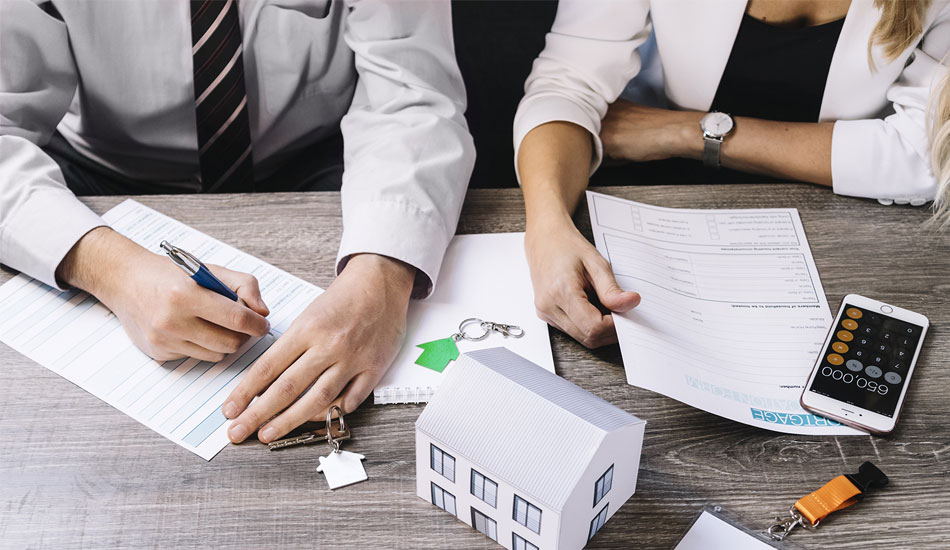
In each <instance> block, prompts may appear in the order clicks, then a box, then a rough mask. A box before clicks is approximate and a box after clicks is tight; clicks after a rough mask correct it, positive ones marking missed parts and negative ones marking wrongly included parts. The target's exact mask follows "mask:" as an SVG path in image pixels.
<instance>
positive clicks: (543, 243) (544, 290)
mask: <svg viewBox="0 0 950 550" xmlns="http://www.w3.org/2000/svg"><path fill="white" fill-rule="evenodd" d="M525 253H526V255H527V257H528V266H529V267H530V270H531V282H532V284H533V285H534V303H535V307H536V308H537V310H538V316H539V317H540V318H541V319H543V320H544V321H546V322H547V323H549V324H551V325H553V326H555V327H557V328H559V329H560V330H562V331H563V332H566V333H568V334H570V335H571V336H573V337H574V338H575V339H576V340H577V341H578V342H580V343H581V344H583V345H584V346H586V347H588V348H596V347H600V346H603V345H606V344H612V343H614V342H616V341H617V333H616V330H615V329H614V321H613V318H612V317H611V316H610V313H606V314H605V313H603V312H602V311H601V310H600V309H598V307H597V306H595V305H594V304H592V303H591V296H592V295H594V294H596V296H597V298H598V299H599V300H600V303H601V304H602V305H603V306H604V307H606V308H607V309H609V310H610V311H613V312H617V313H623V312H626V311H630V310H631V309H633V308H634V307H636V306H637V304H639V303H640V295H639V294H637V293H636V292H629V291H625V290H623V289H621V288H620V286H619V285H618V284H617V281H616V279H614V274H613V272H612V271H611V269H610V264H609V263H607V260H605V259H604V257H603V256H601V255H600V253H599V252H597V249H596V248H594V247H593V246H592V245H591V244H590V243H589V242H588V241H587V239H585V238H584V236H583V235H581V234H580V232H579V231H578V230H577V228H575V227H574V223H573V222H572V221H571V219H570V217H566V216H565V217H564V218H563V219H555V218H554V217H553V216H552V217H550V218H548V219H543V220H540V221H536V222H533V223H531V224H529V225H528V231H527V234H526V236H525Z"/></svg>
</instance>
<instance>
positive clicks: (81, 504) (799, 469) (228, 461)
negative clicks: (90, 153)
mask: <svg viewBox="0 0 950 550" xmlns="http://www.w3.org/2000/svg"><path fill="white" fill-rule="evenodd" d="M601 191H603V192H606V193H610V194H615V195H619V196H622V197H625V198H630V199H634V200H639V201H644V202H648V203H651V204H657V205H663V206H679V207H713V208H753V207H787V206H797V207H798V208H799V210H800V212H801V217H802V220H803V222H804V224H805V229H806V231H807V232H808V238H809V241H810V242H811V247H812V250H813V251H814V256H815V260H816V262H817V264H818V269H819V271H820V272H821V277H822V281H823V283H824V287H825V291H826V292H827V293H828V301H829V303H830V304H832V308H836V307H837V305H838V303H839V302H840V300H841V298H842V297H843V296H844V295H845V294H847V293H849V292H857V293H861V294H865V295H867V296H871V297H875V298H878V299H881V300H884V301H888V302H891V303H894V304H900V305H902V306H904V307H907V308H909V309H912V310H915V311H919V312H921V313H924V314H925V315H927V316H928V317H930V320H931V322H932V324H933V325H932V332H931V333H930V336H929V338H928V341H927V343H926V345H925V346H924V350H923V353H922V356H921V359H920V362H919V364H918V370H917V375H916V377H915V379H914V381H913V382H912V384H911V387H910V392H909V397H908V399H907V403H906V408H905V410H904V414H903V416H902V418H901V420H900V422H899V424H898V428H897V430H896V432H895V433H894V434H892V435H891V436H889V437H886V438H878V437H833V438H832V437H828V438H822V437H806V436H796V435H782V434H778V433H772V432H768V431H764V430H760V429H756V428H751V427H748V426H745V425H743V424H738V423H735V422H731V421H728V420H723V419H721V418H718V417H716V416H713V415H711V414H707V413H704V412H702V411H699V410H696V409H693V408H691V407H688V406H685V405H683V404H681V403H679V402H677V401H674V400H672V399H669V398H666V397H663V396H660V395H657V394H654V393H651V392H649V391H646V390H642V389H639V388H635V387H632V386H628V385H627V384H625V383H624V374H623V367H622V364H621V359H620V351H619V348H618V347H617V346H611V347H607V348H603V349H599V350H594V351H588V350H586V349H584V348H582V347H581V346H579V345H578V344H576V343H575V342H573V341H572V340H570V339H569V338H567V337H565V336H564V335H563V334H561V333H559V332H557V331H554V330H552V338H551V340H552V344H553V346H554V356H555V360H556V364H557V369H558V373H559V374H561V375H562V376H564V377H565V378H567V379H568V380H571V381H572V382H574V383H576V384H579V385H580V386H582V387H584V388H586V389H588V390H590V391H592V392H594V393H596V394H597V395H600V396H602V397H603V398H605V399H607V400H609V401H611V402H612V403H614V404H616V405H618V406H619V407H621V408H623V409H625V410H627V411H630V412H631V413H634V414H636V415H638V416H640V417H641V418H644V419H646V420H647V422H648V424H647V435H646V440H645V442H644V449H643V458H642V460H641V463H640V478H639V481H638V485H637V492H636V494H635V495H634V496H633V498H631V499H630V501H629V502H627V504H626V505H625V506H623V508H621V509H620V510H619V512H618V513H617V514H616V515H615V516H614V517H613V518H612V519H611V520H610V521H609V522H608V523H607V525H606V526H605V527H604V528H603V529H602V530H601V532H600V533H599V534H598V535H597V537H596V538H595V539H594V540H593V541H592V542H591V545H590V547H591V548H669V547H670V546H671V545H672V544H674V542H675V541H676V540H677V538H678V537H679V535H680V534H681V533H682V532H683V531H684V529H685V528H686V527H687V525H688V524H689V522H690V521H691V519H692V518H693V516H694V515H695V514H696V513H697V511H698V510H699V508H700V507H701V506H702V504H703V503H706V502H715V503H720V504H723V505H725V506H726V507H727V509H729V510H730V511H732V512H735V513H738V514H740V515H742V516H744V517H745V518H746V519H747V520H748V522H749V523H750V524H754V525H759V526H765V525H767V524H768V522H769V520H770V519H771V518H772V516H773V515H774V514H777V513H781V512H783V511H785V510H787V509H788V507H789V505H790V504H791V503H792V502H793V501H795V500H796V499H797V498H799V497H800V496H802V495H803V494H805V493H808V492H810V491H812V490H814V489H816V488H818V487H819V486H821V485H822V484H824V483H825V482H826V481H828V480H829V479H831V478H832V477H833V476H835V475H837V474H840V473H851V472H855V471H857V468H858V466H859V465H860V464H861V463H862V462H863V461H865V460H871V461H873V462H875V463H876V464H877V465H878V466H880V467H881V468H882V469H883V470H884V471H885V472H886V473H887V474H888V475H889V476H890V479H891V485H890V486H889V487H888V488H887V489H885V490H883V491H880V492H879V493H878V494H876V495H873V496H872V497H871V498H869V499H868V500H867V501H865V502H863V503H861V504H860V505H858V506H855V507H853V508H851V509H849V510H847V511H845V512H841V513H838V514H836V515H835V516H833V518H832V519H831V520H830V521H828V522H827V525H826V526H823V527H821V528H820V529H819V530H818V531H816V532H813V533H805V532H801V533H796V534H795V536H794V539H795V540H797V541H798V542H799V543H801V544H805V545H807V546H809V547H812V548H885V547H890V548H907V547H915V548H925V547H931V548H935V547H946V544H947V540H948V534H947V527H948V526H950V520H948V519H947V517H948V508H950V422H948V421H947V414H948V406H947V395H948V393H950V341H948V337H947V332H946V327H947V326H948V325H950V299H948V297H950V235H948V234H944V235H939V234H932V233H928V232H927V231H926V230H925V229H923V228H922V227H921V224H922V223H923V222H924V221H925V220H926V218H927V217H928V211H927V210H926V209H923V208H912V207H902V206H891V207H884V206H879V205H878V204H877V203H876V202H872V201H862V200H856V199H848V198H843V197H837V196H833V195H832V194H831V193H830V192H828V191H827V190H824V189H819V188H816V187H812V186H804V185H769V186H764V185H762V186H728V185H725V186H715V187H711V186H704V187H627V188H602V189H601ZM140 200H141V202H143V203H145V204H147V205H149V206H151V207H153V208H155V209H157V210H160V211H162V212H164V213H166V214H168V215H170V216H173V217H176V218H178V219H180V220H181V221H183V222H185V223H187V224H190V225H192V226H194V227H196V228H198V229H199V230H201V231H204V232H207V233H208V234H210V235H212V236H215V237H217V238H219V239H221V240H223V241H225V242H228V243H229V244H232V245H234V246H236V247H238V248H240V249H243V250H245V251H247V252H248V253H250V254H253V255H255V256H258V257H260V258H262V259H264V260H266V261H268V262H271V263H273V264H275V265H277V266H279V267H282V268H283V269H285V270H287V271H289V272H291V273H293V274H295V275H298V276H300V277H303V278H305V279H308V280H310V281H312V282H313V283H315V284H318V285H320V286H323V287H326V285H328V284H329V283H330V280H331V276H332V272H333V269H332V268H333V263H334V258H335V254H336V247H337V243H338V241H339V238H340V230H341V221H340V212H339V209H340V203H339V195H338V194H336V193H319V194H302V193H301V194H271V195H252V196H248V195H244V196H236V195H221V196H175V197H142V198H140ZM119 201H120V199H119V198H115V197H108V198H107V197H101V198H90V199H88V200H87V202H88V204H89V205H90V206H92V207H93V209H95V210H96V211H97V212H104V211H105V210H107V209H108V208H110V207H111V206H113V205H115V204H117V203H118V202H119ZM577 219H578V220H579V223H580V224H581V225H582V226H583V227H584V228H585V231H586V232H587V234H588V235H589V234H590V231H589V222H588V218H587V212H586V210H582V211H581V212H579V213H578V214H577ZM523 228H524V212H523V205H522V202H521V195H520V192H519V191H518V190H515V189H509V190H484V191H478V190H475V191H472V192H470V193H469V196H468V200H467V202H466V205H465V209H464V212H463V214H462V219H461V222H460V224H459V232H460V233H477V232H494V231H520V230H523ZM10 276H12V274H11V273H10V272H9V270H5V271H3V272H0V282H2V281H5V280H7V279H8V278H9V277H10ZM421 411H422V406H421V405H400V406H393V405H386V406H372V405H369V404H366V405H364V406H363V407H362V408H361V409H360V410H359V411H358V412H356V413H354V414H352V415H351V416H350V417H348V418H349V420H350V421H351V422H352V425H353V426H354V427H355V430H356V435H357V436H358V439H356V440H354V441H353V442H352V443H351V444H350V445H348V449H349V450H353V451H356V452H361V453H363V454H365V455H367V460H366V470H367V472H368V474H369V477H370V480H369V481H368V482H366V483H361V484H358V485H354V486H351V487H348V488H346V489H342V490H338V491H336V492H333V493H331V492H330V491H328V490H327V488H326V485H325V483H324V481H323V479H322V478H321V477H320V476H319V475H318V474H316V473H315V472H314V468H315V467H316V457H317V451H316V450H314V449H313V448H301V449H294V450H287V451H283V452H280V453H272V452H269V451H268V450H267V449H266V447H264V446H262V445H259V444H257V443H252V444H244V445H240V446H237V447H230V448H226V449H225V450H223V451H222V452H221V453H220V454H219V455H218V456H217V457H216V458H215V459H214V460H212V461H211V462H210V463H206V462H205V461H204V460H202V459H200V458H198V457H197V456H195V455H193V454H191V453H189V452H187V451H184V450H183V449H181V448H179V447H177V446H176V445H174V444H172V443H170V442H169V441H167V440H165V439H164V438H162V437H161V436H159V435H158V434H156V433H153V432H152V431H150V430H148V429H146V428H144V427H142V426H141V425H139V424H138V423H136V422H135V421H133V420H131V419H130V418H128V417H126V416H125V415H123V414H121V413H119V412H117V411H116V410H115V409H113V408H112V407H110V406H108V405H106V404H104V403H102V402H100V401H99V400H98V399H96V398H94V397H93V396H92V395H90V394H87V393H86V392H84V391H82V390H80V389H78V388H77V387H75V386H73V385H72V384H70V383H69V382H67V381H66V380H64V379H62V378H60V377H59V376H57V375H55V374H53V373H52V372H50V371H48V370H46V369H44V368H42V367H40V366H39V365H36V364H35V363H33V362H31V361H29V360H28V359H26V358H24V357H22V356H20V355H19V354H17V353H15V352H14V351H12V350H11V349H9V348H8V347H6V346H4V345H2V344H0V495H2V496H0V547H2V548H80V547H83V548H112V547H121V548H143V547H162V548H186V547H203V548H212V547H219V548H234V547H247V548H251V547H263V548H277V547H312V548H323V547H327V548H328V547H332V546H341V547H344V546H345V547H351V548H497V546H494V544H493V543H491V541H489V540H488V539H486V538H484V537H483V536H481V535H480V534H478V533H477V532H475V531H474V530H473V529H471V528H469V527H468V526H466V525H465V524H463V523H462V522H460V521H458V520H456V519H454V518H452V517H451V516H449V515H447V514H445V513H444V512H442V511H441V510H438V509H436V508H435V507H434V506H432V505H430V504H428V503H426V502H424V501H423V500H421V499H419V498H417V497H416V496H415V489H414V487H415V486H414V478H415V463H414V460H413V442H414V428H413V424H414V421H415V419H416V417H417V416H418V415H419V413H420V412H421Z"/></svg>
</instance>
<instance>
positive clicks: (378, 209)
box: [336, 201, 452, 298]
mask: <svg viewBox="0 0 950 550" xmlns="http://www.w3.org/2000/svg"><path fill="white" fill-rule="evenodd" d="M451 238H452V232H449V231H447V230H446V229H445V228H444V227H443V226H442V223H441V221H440V220H439V217H438V216H437V215H435V214H434V213H427V212H424V211H421V210H419V209H418V208H417V207H416V206H415V205H413V204H410V203H407V202H399V201H372V202H364V203H360V204H356V205H351V206H349V207H348V208H345V209H344V212H343V238H342V239H340V251H339V254H338V255H337V262H336V273H337V275H339V274H340V273H341V272H342V271H343V268H344V267H346V263H347V262H348V261H349V259H350V257H352V256H353V255H355V254H379V255H381V256H387V257H390V258H393V259H396V260H400V261H402V262H405V263H407V264H409V265H411V266H413V267H415V268H416V280H415V283H414V285H413V289H412V297H413V298H426V297H428V296H429V295H430V294H432V291H433V289H434V288H435V284H436V281H438V278H439V270H440V269H441V267H442V258H443V256H444V255H445V249H446V247H448V245H449V240H450V239H451Z"/></svg>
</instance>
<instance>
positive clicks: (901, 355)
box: [894, 349, 910, 361]
mask: <svg viewBox="0 0 950 550" xmlns="http://www.w3.org/2000/svg"><path fill="white" fill-rule="evenodd" d="M894 357H896V358H897V359H898V360H900V361H908V360H910V352H909V351H907V350H906V349H899V350H897V351H895V352H894Z"/></svg>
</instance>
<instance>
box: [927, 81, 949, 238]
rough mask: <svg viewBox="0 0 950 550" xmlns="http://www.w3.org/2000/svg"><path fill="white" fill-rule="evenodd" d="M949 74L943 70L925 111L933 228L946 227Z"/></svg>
mask: <svg viewBox="0 0 950 550" xmlns="http://www.w3.org/2000/svg"><path fill="white" fill-rule="evenodd" d="M948 86H950V71H946V70H944V74H943V78H941V79H940V84H938V85H937V87H936V90H935V91H934V93H933V96H932V98H931V108H930V109H928V111H929V114H928V118H929V120H928V124H927V129H928V136H927V137H929V138H930V162H931V163H932V165H933V172H934V177H935V178H937V195H936V197H935V198H934V203H933V214H934V215H933V218H931V219H930V222H929V223H930V226H931V227H933V228H936V229H947V228H948V227H950V87H948Z"/></svg>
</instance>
